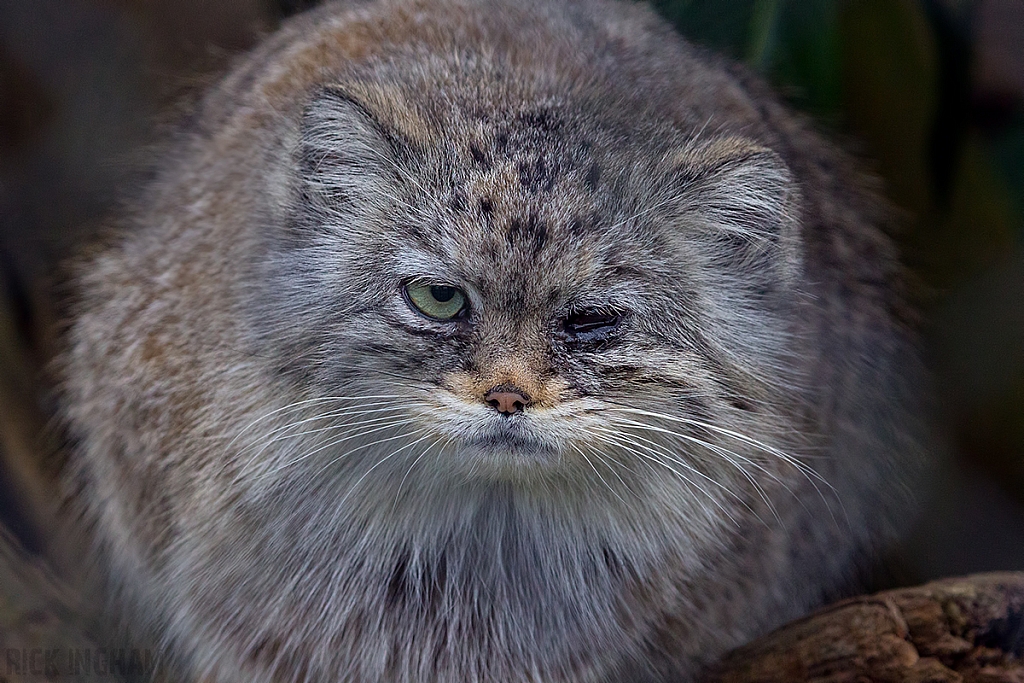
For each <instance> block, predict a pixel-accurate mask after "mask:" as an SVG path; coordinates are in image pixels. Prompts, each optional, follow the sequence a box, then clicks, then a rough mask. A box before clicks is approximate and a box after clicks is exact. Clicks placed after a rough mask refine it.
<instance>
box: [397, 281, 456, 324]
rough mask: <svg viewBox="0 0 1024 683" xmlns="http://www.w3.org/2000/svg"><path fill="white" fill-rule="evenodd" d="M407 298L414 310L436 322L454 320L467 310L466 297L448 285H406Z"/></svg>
mask: <svg viewBox="0 0 1024 683" xmlns="http://www.w3.org/2000/svg"><path fill="white" fill-rule="evenodd" d="M405 298H406V300H408V302H409V304H410V305H411V306H412V307H413V308H415V309H416V310H417V311H419V312H420V313H422V314H423V315H425V316H427V317H428V318H433V319H434V320H453V319H454V318H457V317H459V314H460V313H462V312H463V311H464V310H465V308H466V295H465V294H463V293H462V291H461V290H459V289H457V288H455V287H448V286H447V285H416V284H410V285H406V286H405Z"/></svg>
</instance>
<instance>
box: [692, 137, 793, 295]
mask: <svg viewBox="0 0 1024 683" xmlns="http://www.w3.org/2000/svg"><path fill="white" fill-rule="evenodd" d="M673 162H674V163H673V166H674V169H673V176H674V178H673V182H674V183H675V185H676V187H677V188H679V189H678V190H677V191H678V192H679V203H678V204H677V206H676V209H677V211H678V212H679V216H680V218H683V219H685V223H686V233H687V238H688V240H692V244H694V245H696V246H697V247H698V248H699V249H700V251H701V252H702V253H703V254H704V255H705V256H706V257H707V258H708V259H710V260H711V262H712V263H713V265H714V266H715V268H716V269H718V268H720V269H722V270H721V272H723V273H729V274H731V275H733V276H734V277H736V278H739V279H740V280H741V281H745V282H747V283H748V284H749V285H750V287H752V288H756V289H759V290H766V289H778V288H779V287H780V286H781V287H783V288H785V287H788V285H790V284H792V283H793V282H794V281H795V280H796V278H797V276H798V275H799V272H800V269H801V263H802V257H801V253H802V248H801V240H800V230H799V214H800V207H799V203H800V197H799V190H798V187H797V184H796V182H795V179H794V177H793V174H792V173H791V172H790V170H789V168H788V167H787V166H786V164H785V162H784V161H783V160H782V158H781V157H779V156H778V155H777V154H776V153H775V152H773V151H771V150H769V149H767V148H765V147H763V146H761V145H758V144H756V143H754V142H752V141H750V140H746V139H743V138H737V137H728V138H721V139H718V140H713V141H711V142H708V143H705V144H702V145H695V146H692V147H690V148H687V149H685V150H683V151H681V152H680V153H679V154H677V155H676V156H675V158H674V159H673Z"/></svg>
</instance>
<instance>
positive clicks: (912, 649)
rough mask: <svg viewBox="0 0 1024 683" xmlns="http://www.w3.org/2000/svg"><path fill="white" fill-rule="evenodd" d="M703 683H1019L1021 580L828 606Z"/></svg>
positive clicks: (971, 582)
mask: <svg viewBox="0 0 1024 683" xmlns="http://www.w3.org/2000/svg"><path fill="white" fill-rule="evenodd" d="M705 681H706V682H707V683H753V682H754V681H757V682H758V683H783V682H785V683H795V682H797V681H801V682H807V683H811V682H813V683H866V682H868V681H871V682H878V683H890V682H892V683H897V682H907V683H947V682H948V683H953V682H957V683H961V682H962V683H1024V572H1008V573H997V574H978V575H973V576H968V577H965V578H958V579H945V580H942V581H936V582H933V583H929V584H925V585H923V586H918V587H915V588H903V589H899V590H891V591H885V592H882V593H876V594H874V595H869V596H862V597H857V598H853V599H850V600H844V601H842V602H839V603H836V604H834V605H831V606H829V607H827V608H825V609H823V610H821V611H819V612H816V613H814V614H811V615H809V616H806V617H804V618H802V619H798V620H796V621H794V622H791V623H789V624H787V625H785V626H783V627H782V628H780V629H778V630H776V631H774V632H772V633H770V634H768V635H766V636H764V637H763V638H761V639H759V640H757V641H755V642H753V643H750V644H748V645H745V646H743V647H741V648H739V649H737V650H734V651H732V652H731V653H730V654H728V655H727V656H726V657H725V658H724V659H723V660H722V661H721V662H720V663H719V664H718V665H716V666H715V667H713V668H712V669H711V670H709V671H708V672H707V674H706V676H705Z"/></svg>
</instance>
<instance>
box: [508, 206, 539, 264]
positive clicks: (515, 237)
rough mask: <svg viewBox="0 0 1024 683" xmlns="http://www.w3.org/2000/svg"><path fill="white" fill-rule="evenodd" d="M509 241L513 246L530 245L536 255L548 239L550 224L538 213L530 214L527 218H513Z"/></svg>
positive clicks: (509, 230)
mask: <svg viewBox="0 0 1024 683" xmlns="http://www.w3.org/2000/svg"><path fill="white" fill-rule="evenodd" d="M506 237H507V238H508V242H509V244H510V245H511V246H513V247H521V246H525V245H529V247H530V251H531V253H532V254H533V255H536V254H537V253H538V252H539V251H540V250H541V249H543V248H544V245H545V244H546V243H547V239H548V226H547V223H545V222H544V221H543V220H541V219H540V218H539V217H538V216H537V214H530V215H529V216H527V217H526V218H525V219H522V218H513V219H512V220H511V221H509V224H508V232H507V233H506Z"/></svg>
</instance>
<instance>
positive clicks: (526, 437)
mask: <svg viewBox="0 0 1024 683" xmlns="http://www.w3.org/2000/svg"><path fill="white" fill-rule="evenodd" d="M467 440H468V442H469V443H470V444H471V445H472V446H474V447H476V448H478V449H480V450H482V451H485V452H487V453H488V454H491V455H496V456H510V455H512V456H515V455H523V456H532V457H538V456H549V455H552V454H553V453H554V451H555V449H554V447H553V446H552V445H551V444H550V443H548V442H547V441H546V440H545V439H542V438H541V437H540V435H538V434H537V433H536V432H535V431H534V430H533V429H530V428H529V426H528V425H526V424H524V421H523V420H521V419H517V418H511V419H510V418H501V421H500V422H498V423H497V424H495V425H488V427H487V428H485V429H481V430H479V431H478V432H477V433H475V434H473V435H472V436H471V437H469V438H468V439H467Z"/></svg>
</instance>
